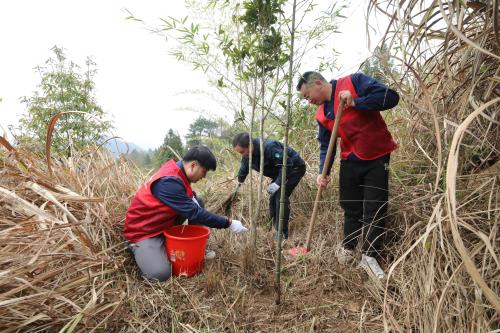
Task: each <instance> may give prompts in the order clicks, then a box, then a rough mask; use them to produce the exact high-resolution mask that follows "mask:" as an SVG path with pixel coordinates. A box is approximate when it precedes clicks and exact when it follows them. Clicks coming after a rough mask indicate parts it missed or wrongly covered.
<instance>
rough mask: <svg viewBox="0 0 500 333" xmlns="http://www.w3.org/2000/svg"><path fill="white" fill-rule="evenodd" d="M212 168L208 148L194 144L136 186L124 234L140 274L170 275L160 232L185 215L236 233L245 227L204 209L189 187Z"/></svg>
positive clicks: (162, 277)
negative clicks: (181, 157)
mask: <svg viewBox="0 0 500 333" xmlns="http://www.w3.org/2000/svg"><path fill="white" fill-rule="evenodd" d="M216 168H217V161H216V159H215V156H214V155H213V154H212V152H211V151H210V149H208V148H207V147H204V146H195V147H193V148H191V149H189V151H188V152H187V153H186V155H185V156H184V157H183V159H182V160H181V161H178V162H176V161H174V160H170V161H168V162H167V163H165V164H164V165H163V166H162V167H161V168H160V170H158V171H157V172H156V173H155V174H154V175H153V176H152V177H151V178H150V179H149V180H148V181H147V182H146V183H145V184H144V185H142V186H141V187H140V188H139V190H138V191H137V193H136V194H135V196H134V198H133V199H132V202H131V204H130V207H129V209H128V211H127V215H126V218H125V226H124V235H125V238H126V239H127V241H128V242H129V248H130V249H131V251H132V253H133V255H134V258H135V261H136V263H137V265H138V266H139V269H140V270H141V273H142V276H143V277H145V278H148V279H151V280H158V281H165V280H167V279H168V278H169V277H170V275H171V265H170V261H169V260H168V258H167V253H166V248H165V236H164V235H163V232H164V231H165V230H167V229H168V228H169V227H171V226H173V225H175V224H179V222H180V223H182V222H183V221H184V220H185V219H187V220H188V222H189V223H190V224H201V225H205V226H207V227H210V228H218V229H223V228H229V229H230V230H231V231H232V232H234V233H237V234H238V233H243V232H245V231H247V228H245V227H244V226H243V225H242V224H241V222H240V221H238V220H230V219H228V218H227V217H224V216H219V215H216V214H213V213H210V212H209V211H207V210H206V209H204V208H203V207H202V205H200V199H199V198H198V199H197V197H196V194H195V193H194V191H193V189H192V188H191V183H196V182H197V181H199V180H201V179H203V178H204V177H205V176H206V174H207V172H208V171H209V170H215V169H216ZM213 255H215V253H213V251H212V257H213Z"/></svg>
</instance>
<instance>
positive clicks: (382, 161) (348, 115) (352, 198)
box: [297, 71, 399, 279]
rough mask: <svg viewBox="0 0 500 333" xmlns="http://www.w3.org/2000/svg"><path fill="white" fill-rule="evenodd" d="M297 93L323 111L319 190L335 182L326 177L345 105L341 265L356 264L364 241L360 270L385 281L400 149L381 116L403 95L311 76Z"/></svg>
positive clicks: (371, 83)
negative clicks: (385, 240)
mask: <svg viewBox="0 0 500 333" xmlns="http://www.w3.org/2000/svg"><path fill="white" fill-rule="evenodd" d="M297 90H298V91H299V92H300V93H301V95H302V97H303V98H305V99H306V100H308V101H309V103H311V104H314V105H317V106H318V108H317V111H316V120H317V122H318V128H319V133H318V140H319V143H320V166H319V169H320V170H319V176H318V178H317V184H318V186H320V187H322V188H325V187H326V186H327V185H328V184H329V182H330V177H329V176H326V177H323V175H322V174H321V173H322V171H323V168H328V173H327V174H329V173H330V170H331V168H332V165H333V158H332V159H331V160H330V163H329V165H324V164H325V156H326V153H327V150H328V143H329V141H330V137H331V133H332V128H333V125H334V120H335V116H336V114H337V112H338V110H337V108H338V106H339V102H340V101H341V100H343V104H344V110H343V114H342V116H341V117H340V118H339V128H338V133H339V134H338V136H339V137H340V149H341V152H340V174H339V183H340V184H339V196H340V206H341V207H342V209H343V210H344V237H343V241H342V244H341V245H340V246H339V247H338V249H337V258H338V261H339V262H340V263H341V264H347V263H349V262H351V261H353V259H354V257H353V250H354V248H355V247H356V244H357V242H358V239H360V238H363V242H362V243H363V246H362V252H363V254H362V258H361V262H360V266H361V267H363V268H364V269H365V270H366V271H367V272H368V273H369V274H370V275H372V276H375V277H377V278H379V279H383V278H384V277H385V275H384V271H383V270H382V268H381V267H380V265H379V263H378V261H377V259H378V257H379V255H380V250H381V247H382V236H383V234H384V230H385V224H384V222H385V221H384V220H385V214H386V211H387V202H388V195H389V189H388V176H389V175H388V173H389V159H390V154H391V152H392V151H394V150H395V149H396V148H397V144H396V143H395V142H394V140H393V138H392V136H391V134H390V132H389V130H388V129H387V125H386V124H385V122H384V119H383V118H382V116H381V114H380V111H384V110H387V109H390V108H393V107H395V106H396V105H397V104H398V102H399V95H398V94H397V93H396V92H395V91H394V90H392V89H390V88H388V87H386V86H385V85H383V84H382V83H380V82H378V81H377V80H375V79H373V78H371V77H369V76H367V75H365V74H362V73H355V74H352V75H348V76H346V77H342V78H339V79H337V80H332V81H330V82H328V81H326V80H325V78H324V77H323V76H322V75H321V74H320V73H318V72H314V71H309V72H305V73H304V74H303V75H302V76H301V77H300V80H299V82H298V84H297ZM334 154H335V152H334Z"/></svg>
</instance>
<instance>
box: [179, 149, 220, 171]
mask: <svg viewBox="0 0 500 333" xmlns="http://www.w3.org/2000/svg"><path fill="white" fill-rule="evenodd" d="M182 160H183V161H184V162H191V161H196V162H198V163H199V164H200V165H201V166H202V167H204V168H205V169H207V170H213V171H215V169H217V160H216V158H215V156H214V154H213V153H212V151H211V150H210V149H208V147H206V146H194V147H192V148H190V149H189V150H188V151H187V153H186V154H185V155H184V157H183V158H182Z"/></svg>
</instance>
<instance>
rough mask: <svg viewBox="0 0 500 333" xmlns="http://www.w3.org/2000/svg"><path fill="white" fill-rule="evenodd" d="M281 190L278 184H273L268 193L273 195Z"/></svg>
mask: <svg viewBox="0 0 500 333" xmlns="http://www.w3.org/2000/svg"><path fill="white" fill-rule="evenodd" d="M279 189H280V186H279V185H278V184H276V183H271V184H270V185H269V186H268V187H267V193H269V194H271V195H273V194H274V193H275V192H276V191H277V190H279Z"/></svg>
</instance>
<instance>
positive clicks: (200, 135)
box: [186, 116, 221, 147]
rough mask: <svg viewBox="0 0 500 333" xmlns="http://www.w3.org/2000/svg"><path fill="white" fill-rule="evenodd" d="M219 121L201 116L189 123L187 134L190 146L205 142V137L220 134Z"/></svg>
mask: <svg viewBox="0 0 500 333" xmlns="http://www.w3.org/2000/svg"><path fill="white" fill-rule="evenodd" d="M220 134H221V133H220V130H219V123H218V122H217V121H216V120H213V119H209V118H205V117H203V116H199V117H198V118H196V120H195V121H194V122H192V123H191V124H190V125H189V129H188V134H187V135H186V140H187V145H188V147H192V146H195V145H199V144H202V143H204V140H203V139H204V138H211V137H213V136H215V135H219V136H220Z"/></svg>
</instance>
